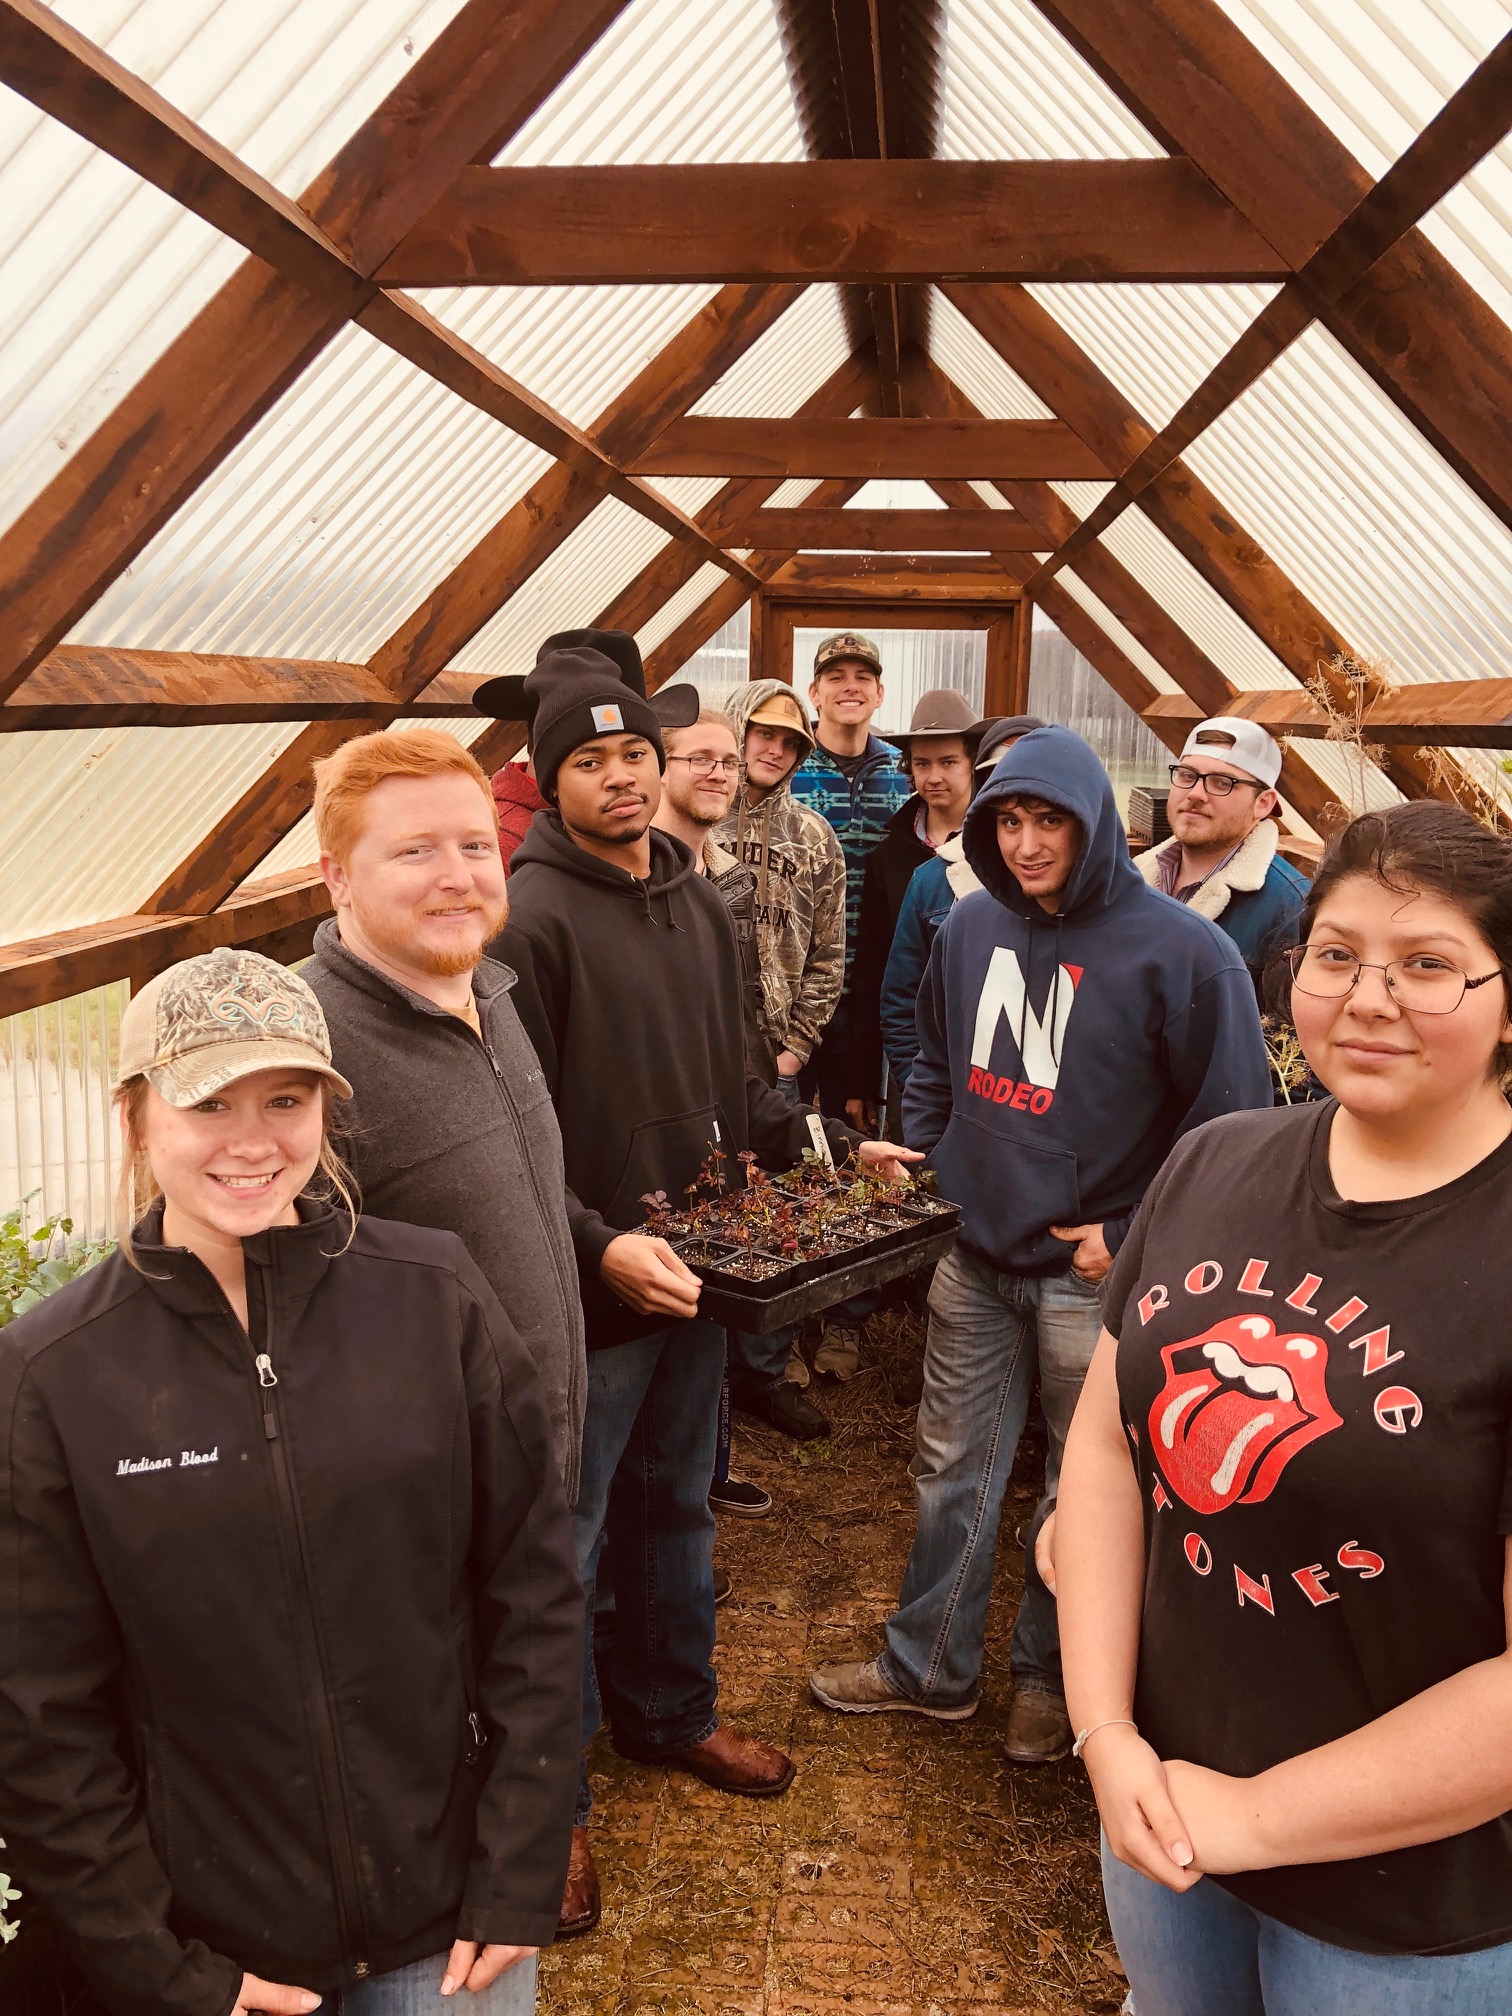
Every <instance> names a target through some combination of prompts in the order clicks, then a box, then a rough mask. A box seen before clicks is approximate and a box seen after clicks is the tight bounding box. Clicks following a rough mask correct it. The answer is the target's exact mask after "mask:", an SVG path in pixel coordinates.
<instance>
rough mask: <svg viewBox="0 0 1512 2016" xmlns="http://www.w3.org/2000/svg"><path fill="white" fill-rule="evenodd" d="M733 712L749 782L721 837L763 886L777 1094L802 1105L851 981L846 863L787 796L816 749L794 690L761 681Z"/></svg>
mask: <svg viewBox="0 0 1512 2016" xmlns="http://www.w3.org/2000/svg"><path fill="white" fill-rule="evenodd" d="M725 712H726V715H727V717H728V719H729V722H730V725H731V727H732V728H733V729H734V730H735V738H736V742H737V744H738V746H739V748H740V752H741V782H740V790H739V792H738V793H737V794H736V798H735V803H734V806H733V807H732V809H731V811H730V814H729V816H728V817H727V818H726V819H725V820H724V821H723V823H722V824H721V825H720V826H719V827H717V828H716V830H715V835H714V837H715V839H716V840H717V841H718V842H719V843H720V845H721V846H723V847H726V848H728V849H729V851H730V852H731V853H732V854H733V855H734V856H735V859H736V860H737V861H738V862H739V863H740V864H741V866H742V867H745V868H749V869H750V870H751V872H752V873H753V874H754V875H755V877H756V949H757V955H758V961H759V965H760V969H761V1005H760V1014H761V1025H762V1034H763V1035H764V1036H765V1038H766V1040H767V1045H768V1047H769V1048H770V1050H771V1052H772V1054H773V1056H774V1057H775V1059H776V1062H777V1073H778V1077H777V1084H778V1088H779V1090H781V1091H782V1093H783V1094H784V1096H785V1097H786V1098H788V1099H790V1100H792V1101H794V1102H795V1103H796V1101H797V1098H798V1073H799V1072H800V1071H801V1070H802V1069H803V1067H804V1066H805V1065H806V1064H807V1063H808V1061H809V1059H810V1057H811V1056H812V1055H813V1053H814V1051H815V1050H816V1049H817V1048H818V1046H819V1044H820V1043H821V1042H822V1040H823V1036H824V1029H825V1025H826V1024H827V1023H828V1021H829V1019H830V1017H831V1015H833V1013H834V1011H835V1003H836V1002H837V1001H838V1000H839V998H840V989H841V986H842V985H843V983H844V979H845V856H844V855H843V854H842V853H841V851H840V843H839V841H838V840H837V839H836V838H835V834H834V831H833V829H832V828H831V827H830V825H829V823H828V822H827V821H826V820H824V819H822V818H821V817H820V816H819V814H818V813H817V812H810V811H809V810H808V809H807V808H806V807H805V806H802V805H799V804H798V803H796V802H795V800H794V798H793V795H792V792H791V791H790V789H789V788H788V787H789V782H790V780H791V778H792V776H793V773H794V771H796V770H797V768H798V766H799V765H800V763H802V762H803V761H804V760H805V758H806V757H807V756H808V755H809V754H810V752H811V751H812V749H813V746H814V739H813V736H812V735H811V734H810V732H809V725H808V718H807V716H806V715H805V713H804V711H803V705H802V702H801V701H800V700H799V699H798V698H797V696H796V695H795V694H794V692H793V690H792V688H791V687H790V686H785V685H783V684H782V682H781V681H780V680H777V679H754V680H752V681H751V683H750V684H749V685H747V686H742V687H740V688H738V690H737V691H736V692H735V693H734V694H732V696H731V698H730V700H729V702H728V704H727V706H726V709H725Z"/></svg>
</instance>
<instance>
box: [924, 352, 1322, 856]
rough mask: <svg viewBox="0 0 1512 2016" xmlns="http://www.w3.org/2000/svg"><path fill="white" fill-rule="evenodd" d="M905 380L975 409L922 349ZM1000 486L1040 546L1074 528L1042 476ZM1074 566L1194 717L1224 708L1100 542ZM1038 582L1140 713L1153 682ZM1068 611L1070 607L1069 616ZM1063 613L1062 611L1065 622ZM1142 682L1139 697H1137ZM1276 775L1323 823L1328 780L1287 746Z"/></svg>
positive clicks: (1215, 674) (941, 404)
mask: <svg viewBox="0 0 1512 2016" xmlns="http://www.w3.org/2000/svg"><path fill="white" fill-rule="evenodd" d="M908 385H909V390H910V395H911V397H912V398H913V399H914V400H915V401H916V403H917V405H918V407H919V408H920V409H921V410H926V411H931V412H944V413H949V414H953V415H956V416H957V417H962V418H970V417H972V416H973V415H974V414H975V412H976V410H977V409H976V408H975V407H974V406H973V405H972V404H971V402H970V400H968V399H967V398H966V396H965V394H964V393H963V392H962V391H961V390H960V387H959V386H957V385H956V384H955V383H954V382H953V380H951V379H950V378H949V377H948V376H947V375H946V374H945V373H944V372H943V371H942V370H940V368H939V367H938V365H936V364H934V363H932V362H931V361H930V360H928V359H926V358H924V357H922V356H917V355H916V356H914V357H912V358H911V359H910V360H909V374H908ZM936 487H937V488H938V490H939V492H940V495H941V496H942V497H943V498H944V500H945V501H946V502H947V503H951V504H956V503H960V502H963V501H965V502H971V501H974V500H975V492H974V491H971V490H969V489H967V488H966V486H964V485H962V486H955V485H944V484H942V485H938V486H936ZM1002 493H1003V495H1004V496H1005V497H1007V498H1009V499H1010V501H1011V502H1012V503H1014V504H1015V505H1017V507H1018V508H1019V509H1020V510H1021V511H1022V512H1023V513H1024V515H1025V517H1027V518H1028V519H1029V520H1030V521H1031V523H1033V524H1035V525H1037V526H1038V527H1039V528H1040V530H1041V531H1042V533H1043V534H1044V539H1045V543H1046V544H1047V545H1057V544H1059V543H1061V542H1062V541H1063V540H1065V539H1066V538H1067V537H1068V536H1069V535H1070V533H1071V532H1072V531H1074V529H1075V527H1076V522H1077V521H1076V515H1075V513H1074V512H1073V511H1072V510H1071V509H1070V507H1069V506H1068V505H1067V504H1066V503H1065V502H1064V500H1063V499H1062V498H1061V497H1059V496H1058V495H1057V494H1056V492H1055V491H1054V490H1052V489H1051V488H1050V486H1049V484H1048V483H1012V484H1004V485H1003V486H1002ZM1000 564H1001V565H1002V566H1003V568H1004V569H1005V571H1006V572H1007V573H1009V574H1010V575H1013V576H1014V577H1015V578H1017V579H1019V580H1021V581H1027V580H1029V579H1031V578H1032V577H1033V576H1034V574H1035V571H1036V570H1035V564H1034V562H1033V560H1032V559H1030V558H1029V557H1028V556H1027V555H1021V554H1004V555H1003V556H1001V563H1000ZM1075 571H1076V573H1077V574H1078V575H1079V577H1080V578H1081V579H1082V581H1083V582H1084V583H1085V585H1086V586H1087V587H1088V588H1089V589H1091V591H1092V593H1093V594H1094V595H1096V597H1097V599H1098V600H1099V602H1101V603H1102V604H1103V606H1104V607H1105V608H1106V609H1107V610H1108V613H1109V614H1110V615H1111V616H1113V617H1115V618H1116V619H1117V620H1118V622H1119V623H1121V624H1122V625H1123V627H1124V629H1125V630H1127V631H1128V632H1129V634H1130V636H1131V637H1133V638H1134V639H1135V641H1136V642H1137V643H1139V644H1142V645H1143V646H1144V648H1145V650H1146V651H1148V652H1149V654H1150V656H1151V657H1152V658H1153V659H1154V660H1155V662H1156V663H1157V664H1158V665H1159V666H1161V667H1162V669H1163V670H1164V671H1165V672H1167V673H1168V674H1169V675H1170V677H1171V678H1172V679H1174V680H1175V681H1176V683H1177V684H1178V685H1179V686H1180V687H1181V688H1182V689H1183V692H1184V693H1185V694H1186V695H1187V696H1188V698H1189V701H1191V702H1193V703H1195V704H1196V705H1197V707H1198V708H1199V709H1200V713H1199V716H1198V718H1199V719H1200V718H1202V716H1203V715H1207V714H1218V713H1224V712H1226V711H1227V709H1228V705H1229V703H1230V700H1231V698H1232V696H1233V695H1234V694H1235V693H1236V692H1237V691H1238V689H1237V688H1236V687H1235V686H1234V684H1233V682H1232V681H1231V680H1230V679H1228V677H1227V676H1226V675H1225V674H1224V673H1223V672H1222V671H1221V670H1220V668H1219V667H1218V666H1217V665H1215V664H1214V663H1213V661H1212V659H1211V658H1209V657H1208V655H1207V653H1206V652H1205V651H1203V650H1202V649H1201V647H1200V646H1199V645H1198V644H1197V643H1196V642H1195V641H1194V640H1193V639H1192V638H1191V637H1189V636H1188V635H1187V633H1186V632H1185V630H1183V629H1182V627H1181V625H1180V624H1179V623H1177V622H1176V621H1175V620H1174V618H1173V617H1171V616H1170V615H1169V614H1168V613H1167V611H1166V610H1165V609H1163V608H1162V607H1161V605H1160V603H1159V602H1157V601H1156V599H1155V597H1154V596H1153V595H1151V594H1150V593H1149V591H1148V590H1147V589H1145V588H1144V587H1142V586H1141V585H1140V583H1139V582H1138V581H1137V580H1136V579H1135V578H1134V576H1133V575H1132V574H1131V573H1130V572H1129V570H1128V569H1127V568H1126V567H1125V566H1124V565H1123V564H1122V562H1120V561H1119V560H1117V559H1115V557H1114V556H1113V554H1111V553H1110V552H1109V551H1108V550H1107V548H1106V547H1105V546H1102V545H1095V546H1092V547H1090V548H1089V549H1088V551H1087V552H1086V553H1085V554H1084V555H1083V556H1082V558H1081V561H1080V563H1079V564H1078V566H1077V568H1076V570H1075ZM1042 588H1043V589H1044V590H1048V591H1050V592H1048V593H1044V594H1039V593H1037V594H1036V595H1035V597H1034V600H1035V601H1037V602H1039V604H1040V606H1041V607H1042V608H1043V609H1044V610H1045V613H1046V614H1047V615H1048V616H1050V618H1051V620H1052V622H1055V623H1057V624H1058V625H1060V627H1061V628H1063V629H1064V630H1065V633H1066V635H1067V636H1069V637H1071V639H1072V641H1073V642H1074V643H1075V644H1076V645H1077V648H1078V649H1079V650H1082V651H1083V655H1084V656H1085V657H1087V658H1088V659H1089V660H1090V661H1091V662H1092V663H1093V664H1094V665H1096V666H1097V667H1098V669H1099V670H1100V671H1102V672H1103V675H1104V677H1105V678H1107V679H1108V681H1109V684H1110V685H1112V686H1113V689H1114V691H1115V692H1116V693H1117V694H1118V695H1119V697H1120V698H1121V699H1123V700H1125V701H1126V702H1127V703H1128V704H1129V705H1130V706H1131V707H1133V708H1134V709H1135V712H1136V713H1138V712H1142V711H1143V708H1144V706H1145V705H1147V704H1148V702H1149V701H1150V700H1153V699H1154V698H1156V697H1158V695H1157V689H1156V688H1155V686H1154V685H1153V683H1152V682H1151V681H1150V680H1148V679H1147V678H1146V677H1145V675H1144V674H1143V673H1142V672H1139V671H1138V668H1137V667H1136V666H1135V665H1134V663H1133V661H1132V659H1130V658H1129V656H1128V654H1127V652H1125V651H1123V650H1121V649H1120V648H1119V647H1118V646H1117V645H1116V644H1115V643H1114V642H1113V640H1112V639H1111V638H1109V637H1108V635H1107V633H1106V631H1104V630H1103V628H1102V627H1101V625H1100V624H1099V623H1097V622H1096V620H1095V619H1094V618H1093V617H1092V615H1091V614H1090V612H1089V611H1087V610H1086V609H1085V608H1083V606H1082V605H1081V603H1079V602H1077V601H1075V600H1074V599H1073V597H1072V596H1071V595H1070V593H1069V591H1068V590H1066V589H1065V588H1064V587H1062V586H1061V585H1060V584H1059V583H1057V582H1056V581H1055V580H1054V579H1052V580H1050V581H1048V582H1045V583H1043V584H1042ZM1026 606H1027V604H1026ZM1069 611H1075V612H1076V614H1075V615H1074V616H1072V615H1070V614H1069V613H1068V612H1069ZM1062 615H1065V616H1066V621H1065V622H1064V623H1062V620H1061V618H1062ZM1088 637H1096V638H1100V639H1101V640H1102V644H1103V648H1102V649H1101V651H1100V652H1099V653H1094V652H1092V651H1089V650H1085V649H1084V642H1085V640H1086V639H1087V638H1088ZM1130 673H1134V674H1136V675H1137V679H1138V682H1139V683H1138V686H1136V685H1135V684H1134V682H1133V681H1132V680H1131V679H1130V676H1129V675H1130ZM1141 688H1142V689H1143V697H1140V689H1141ZM1131 695H1132V696H1134V697H1131ZM1281 782H1282V788H1283V790H1284V791H1285V793H1286V796H1287V798H1288V799H1289V800H1290V801H1291V803H1292V804H1293V805H1294V806H1295V807H1296V808H1297V810H1298V811H1299V812H1300V813H1301V814H1302V816H1303V818H1305V819H1306V820H1307V821H1308V823H1309V824H1310V825H1312V826H1314V827H1316V828H1318V829H1319V830H1326V828H1327V827H1328V826H1329V825H1331V824H1332V823H1333V822H1334V821H1335V820H1336V819H1337V817H1338V816H1339V812H1340V810H1341V808H1340V807H1339V805H1338V803H1337V801H1336V800H1335V799H1334V797H1333V795H1332V793H1331V792H1330V790H1329V788H1328V786H1327V785H1326V784H1325V783H1324V782H1323V780H1322V778H1320V777H1319V776H1318V774H1317V772H1316V771H1315V770H1314V769H1313V768H1312V766H1311V765H1310V764H1307V763H1304V762H1303V761H1302V760H1301V758H1300V757H1299V756H1297V755H1296V754H1295V753H1294V752H1292V751H1290V750H1288V751H1285V752H1283V756H1282V771H1281Z"/></svg>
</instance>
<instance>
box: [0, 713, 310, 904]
mask: <svg viewBox="0 0 1512 2016" xmlns="http://www.w3.org/2000/svg"><path fill="white" fill-rule="evenodd" d="M298 733H299V729H298V726H297V724H294V723H289V722H257V723H253V724H247V725H241V726H235V727H226V726H221V727H211V728H102V729H92V728H54V729H48V730H45V731H43V732H41V733H36V734H21V735H5V736H0V860H3V861H4V862H5V871H6V872H5V875H4V877H3V878H0V944H4V943H8V942H9V941H10V940H11V939H14V938H34V937H38V936H40V935H41V934H42V933H44V932H50V931H66V930H69V929H70V928H71V927H72V926H74V925H76V924H97V923H99V922H101V921H102V920H103V919H105V918H107V917H120V916H125V915H127V914H129V913H130V912H132V911H134V910H136V909H138V908H139V907H140V905H141V904H143V903H144V902H146V900H147V898H148V897H149V896H150V895H151V894H152V892H153V890H154V889H156V888H157V887H158V885H159V884H160V883H161V882H162V880H163V878H164V877H165V876H166V875H167V874H168V873H169V872H170V870H171V869H173V868H174V867H176V866H177V864H178V863H179V862H180V861H181V860H182V859H183V858H184V856H185V855H186V854H187V853H189V851H190V849H191V848H192V847H193V846H194V845H195V844H196V842H197V841H199V840H202V839H203V838H204V836H205V834H207V833H208V832H209V831H210V829H211V827H212V826H214V825H215V823H216V821H217V820H218V819H220V818H222V817H223V816H224V815H225V813H227V812H228V811H229V810H230V809H231V807H232V806H233V805H234V804H235V803H236V801H237V799H238V798H239V797H240V796H241V795H242V793H243V792H244V791H245V790H247V789H248V788H249V786H250V785H252V784H254V783H255V782H256V780H257V779H258V777H260V776H261V774H262V772H263V771H264V770H265V769H266V768H267V766H268V764H269V763H271V762H272V760H273V758H274V757H275V756H276V755H277V754H278V752H279V750H280V749H282V748H284V747H285V746H286V745H287V744H288V743H289V742H291V741H292V740H293V739H294V737H295V736H296V735H297V734H298Z"/></svg>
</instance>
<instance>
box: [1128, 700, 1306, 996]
mask: <svg viewBox="0 0 1512 2016" xmlns="http://www.w3.org/2000/svg"><path fill="white" fill-rule="evenodd" d="M1170 772H1171V794H1170V797H1169V799H1168V800H1167V804H1166V813H1167V816H1168V817H1169V819H1170V822H1171V838H1170V839H1169V840H1164V841H1162V842H1161V844H1160V846H1158V847H1152V848H1150V850H1149V851H1148V852H1147V853H1145V854H1141V855H1140V856H1139V858H1138V860H1137V862H1136V863H1135V865H1136V867H1137V868H1138V869H1139V872H1140V874H1141V875H1143V877H1144V878H1145V880H1146V882H1148V883H1150V884H1151V885H1152V886H1153V887H1154V888H1156V889H1162V890H1164V891H1165V893H1166V895H1167V896H1174V897H1175V898H1176V901H1177V902H1178V903H1189V904H1190V905H1191V907H1192V908H1193V909H1194V910H1195V911H1197V912H1198V914H1199V915H1200V916H1203V917H1210V918H1211V919H1212V920H1213V922H1214V923H1215V924H1216V925H1217V926H1218V928H1219V929H1220V930H1221V931H1224V932H1226V933H1227V934H1228V936H1229V937H1230V938H1232V939H1233V941H1234V943H1235V944H1236V945H1237V946H1238V948H1239V951H1240V954H1241V956H1242V957H1243V959H1244V962H1245V964H1246V965H1247V966H1248V967H1249V969H1250V971H1251V973H1252V974H1254V976H1255V979H1256V983H1257V985H1258V983H1259V979H1260V975H1261V973H1262V971H1263V970H1264V966H1265V962H1266V960H1267V959H1268V958H1270V956H1271V954H1272V953H1273V952H1275V951H1278V950H1279V949H1280V948H1281V947H1282V946H1285V945H1288V944H1290V943H1291V940H1292V937H1293V936H1294V934H1295V928H1296V921H1297V917H1298V914H1299V913H1300V911H1301V908H1302V904H1303V901H1304V900H1305V898H1306V895H1307V883H1306V881H1305V880H1304V879H1303V877H1302V876H1301V875H1299V874H1298V873H1297V870H1296V869H1295V868H1293V867H1292V865H1291V863H1290V862H1289V861H1284V860H1282V858H1281V856H1280V855H1279V854H1278V853H1277V852H1276V822H1275V820H1274V819H1273V818H1272V816H1271V815H1272V813H1273V812H1274V811H1275V809H1276V806H1277V804H1278V802H1279V801H1278V799H1277V797H1276V789H1275V786H1276V779H1277V778H1278V777H1279V776H1280V775H1281V750H1280V746H1279V744H1278V743H1277V742H1276V740H1275V737H1274V736H1272V735H1270V734H1268V733H1267V732H1266V730H1265V729H1264V728H1262V727H1261V726H1260V724H1259V723H1258V722H1257V721H1245V720H1241V719H1240V717H1239V716H1238V715H1236V714H1215V715H1214V716H1213V717H1212V719H1211V720H1208V721H1199V722H1198V724H1197V726H1196V727H1195V728H1194V729H1193V730H1192V732H1191V734H1190V735H1189V736H1188V737H1187V740H1186V747H1185V748H1184V749H1183V750H1182V752H1181V757H1180V760H1179V761H1178V762H1175V763H1173V764H1172V765H1171V766H1170Z"/></svg>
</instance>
